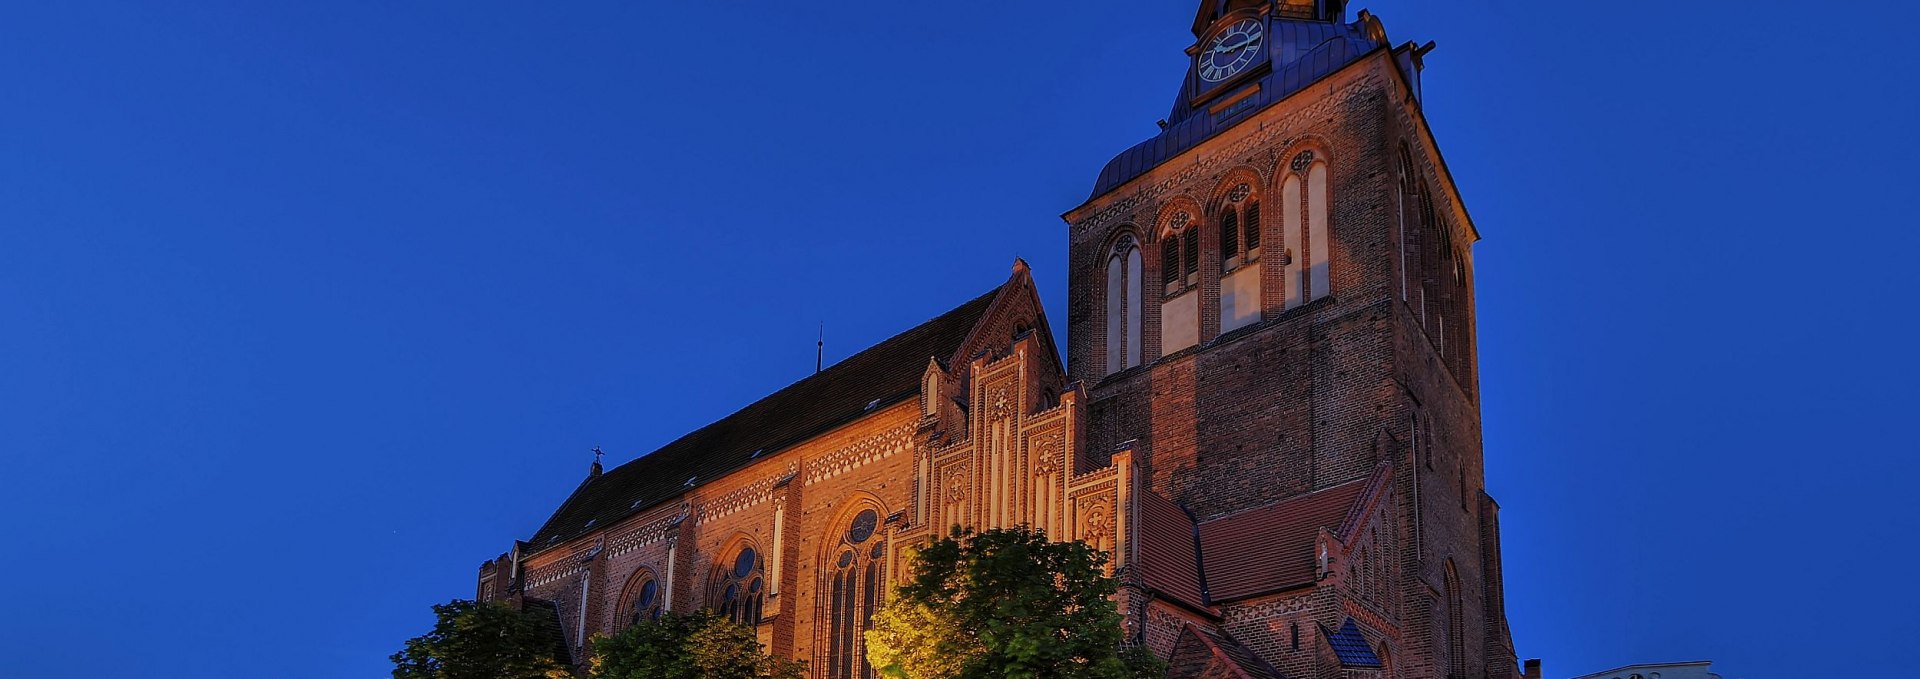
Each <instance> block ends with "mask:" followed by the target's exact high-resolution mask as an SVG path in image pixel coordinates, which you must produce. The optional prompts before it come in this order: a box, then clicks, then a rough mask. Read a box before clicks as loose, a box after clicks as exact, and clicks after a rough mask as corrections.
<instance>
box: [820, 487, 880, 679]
mask: <svg viewBox="0 0 1920 679" xmlns="http://www.w3.org/2000/svg"><path fill="white" fill-rule="evenodd" d="M879 529H880V512H879V510H878V509H876V508H873V507H866V508H863V509H861V510H860V511H859V512H857V513H855V514H854V515H853V517H852V518H851V519H849V520H848V521H847V524H846V529H845V530H843V531H841V533H840V537H839V539H838V540H836V541H835V542H834V544H833V546H832V547H831V549H830V550H829V551H828V552H827V555H826V563H825V564H824V565H825V568H824V569H822V570H823V577H824V578H825V579H826V581H827V586H826V587H825V588H823V589H824V592H825V597H824V598H823V601H824V604H823V606H824V607H825V608H826V611H825V613H826V622H827V625H826V628H827V638H826V643H825V644H824V647H825V648H824V650H823V655H824V656H825V657H824V660H825V662H824V663H823V665H824V667H825V668H826V675H825V676H826V678H827V679H873V677H874V676H875V674H874V671H873V667H872V666H871V665H869V664H868V663H867V658H866V643H865V640H864V636H865V634H866V630H867V629H868V627H869V626H870V625H871V623H872V621H873V613H874V610H875V609H877V608H879V605H880V598H881V596H882V595H884V594H885V591H884V585H883V580H882V578H883V577H884V575H885V573H883V570H884V568H883V565H884V563H885V561H886V559H885V557H886V551H887V540H886V537H885V536H883V535H881V534H880V532H879Z"/></svg>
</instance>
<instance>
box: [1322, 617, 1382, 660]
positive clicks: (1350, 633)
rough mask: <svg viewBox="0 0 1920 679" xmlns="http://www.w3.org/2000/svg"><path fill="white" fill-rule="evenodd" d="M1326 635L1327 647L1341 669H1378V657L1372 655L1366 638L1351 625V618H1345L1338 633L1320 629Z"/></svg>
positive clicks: (1370, 645)
mask: <svg viewBox="0 0 1920 679" xmlns="http://www.w3.org/2000/svg"><path fill="white" fill-rule="evenodd" d="M1320 633H1321V634H1325V635H1327V645H1328V646H1332V647H1333V655H1334V657H1336V658H1339V659H1340V666H1341V667H1349V668H1357V669H1365V668H1376V667H1380V666H1381V665H1380V656H1377V655H1374V653H1373V645H1372V644H1369V643H1367V637H1366V636H1364V635H1362V634H1360V627H1359V626H1358V625H1355V624H1353V618H1347V621H1346V622H1345V623H1342V624H1341V625H1340V629H1339V631H1334V630H1329V629H1327V628H1326V627H1321V628H1320Z"/></svg>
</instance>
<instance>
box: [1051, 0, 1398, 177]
mask: <svg viewBox="0 0 1920 679" xmlns="http://www.w3.org/2000/svg"><path fill="white" fill-rule="evenodd" d="M1367 23H1368V22H1366V21H1356V22H1353V23H1341V22H1338V21H1313V20H1296V19H1286V18H1281V17H1278V16H1272V17H1269V18H1268V28H1269V30H1268V31H1267V32H1268V33H1269V34H1270V35H1271V36H1272V37H1271V38H1270V39H1268V40H1267V43H1266V49H1267V59H1268V60H1269V61H1270V62H1271V64H1272V70H1270V71H1268V72H1267V73H1265V74H1264V75H1261V76H1259V77H1257V78H1254V79H1253V80H1250V81H1248V83H1247V84H1245V85H1241V86H1238V87H1235V88H1234V90H1241V89H1245V88H1247V87H1249V86H1251V85H1253V84H1256V83H1257V84H1258V85H1259V91H1257V92H1254V93H1253V94H1252V95H1251V96H1249V97H1248V98H1247V99H1246V103H1245V105H1234V106H1229V107H1227V108H1225V109H1222V110H1221V111H1219V112H1218V113H1215V112H1212V111H1210V110H1208V109H1207V108H1204V107H1200V106H1196V105H1195V104H1194V102H1193V101H1192V97H1193V94H1194V85H1193V83H1194V78H1195V76H1194V73H1193V68H1192V66H1191V65H1189V66H1188V68H1187V76H1186V78H1184V79H1182V80H1181V81H1180V91H1179V93H1178V94H1176V95H1175V96H1174V102H1173V111H1172V112H1171V113H1169V114H1168V116H1167V125H1166V126H1165V127H1164V128H1162V129H1161V131H1160V134H1159V135H1156V136H1155V137H1154V138H1152V139H1148V140H1146V141H1143V142H1140V143H1139V144H1136V145H1134V147H1133V148H1130V149H1127V150H1125V151H1122V152H1121V153H1120V155H1118V156H1115V157H1114V158H1113V160H1111V161H1108V162H1107V166H1106V167H1105V168H1103V169H1101V170H1100V177H1099V179H1097V180H1095V181H1094V185H1093V195H1091V196H1088V200H1092V199H1094V198H1099V197H1100V196H1102V195H1105V194H1106V193H1107V192H1108V191H1112V190H1114V189H1116V188H1119V187H1120V185H1121V184H1125V183H1127V182H1128V181H1131V180H1133V178H1134V177H1138V176H1140V175H1142V174H1145V173H1146V172H1147V170H1151V169H1153V168H1154V167H1156V166H1158V165H1160V164H1161V163H1164V162H1166V161H1167V160H1168V159H1171V158H1173V157H1174V156H1177V155H1180V154H1181V153H1185V152H1186V151H1187V149H1191V148H1193V147H1195V146H1199V145H1200V142H1203V141H1206V140H1208V139H1211V138H1213V136H1214V135H1216V134H1219V133H1221V132H1224V131H1226V130H1227V129H1229V128H1232V127H1233V126H1234V125H1237V124H1239V123H1240V121H1242V120H1245V119H1246V118H1247V117H1248V116H1250V115H1252V114H1253V112H1255V111H1258V110H1261V109H1264V108H1267V107H1268V106H1271V105H1273V104H1276V103H1279V102H1280V101H1281V100H1283V99H1286V98H1287V97H1290V96H1292V95H1293V94H1294V93H1295V92H1299V91H1301V90H1304V89H1306V88H1307V86H1308V85H1311V84H1313V83H1314V82H1315V81H1318V80H1320V79H1321V78H1325V77H1327V76H1328V75H1332V74H1333V73H1334V72H1335V71H1338V70H1340V69H1342V68H1345V67H1346V66H1347V64H1351V63H1354V62H1356V61H1359V60H1360V58H1361V57H1363V56H1366V55H1367V54H1369V53H1371V52H1373V51H1374V50H1376V49H1380V48H1383V47H1386V41H1385V40H1384V36H1374V35H1369V30H1368V26H1367ZM1376 37H1378V38H1380V39H1376ZM1230 98H1231V96H1230V95H1226V94H1222V95H1220V96H1218V97H1216V98H1215V99H1213V100H1212V101H1223V100H1226V99H1230ZM1202 103H1206V102H1202Z"/></svg>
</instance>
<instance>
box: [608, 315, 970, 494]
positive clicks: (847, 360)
mask: <svg viewBox="0 0 1920 679" xmlns="http://www.w3.org/2000/svg"><path fill="white" fill-rule="evenodd" d="M1004 287H1006V286H1005V284H1002V285H998V286H994V288H993V289H991V290H988V291H986V292H985V293H983V294H980V295H977V296H975V297H974V298H972V299H969V300H967V301H965V302H962V303H960V304H959V305H957V306H955V307H953V308H951V309H948V310H946V311H942V312H940V313H938V314H934V315H933V317H931V318H928V319H926V320H924V321H921V322H919V323H915V324H913V325H912V326H910V327H908V328H907V329H905V330H902V331H900V332H897V333H894V334H893V335H891V336H888V337H887V338H886V339H883V340H880V341H878V342H874V343H873V344H871V345H868V346H867V348H865V349H861V350H859V351H856V352H854V353H852V354H849V355H848V356H847V357H846V358H843V359H840V360H838V361H835V362H834V363H833V365H830V366H827V367H825V368H823V369H821V370H820V371H819V372H816V373H813V374H811V375H808V376H806V377H802V378H800V379H797V380H794V381H792V382H789V383H787V385H786V386H784V387H780V388H779V389H775V390H773V391H770V392H767V395H765V396H761V397H760V398H757V399H754V400H752V401H749V402H748V403H747V404H746V405H743V406H740V407H739V408H736V409H734V411H733V412H730V413H727V414H725V415H722V416H720V417H719V418H717V419H715V420H714V421H712V422H708V423H706V424H703V425H700V427H699V428H696V429H694V430H693V431H689V432H687V433H685V434H681V435H680V436H678V437H675V438H674V439H672V440H670V441H667V442H666V443H663V444H661V445H660V446H659V447H657V448H654V449H653V450H650V451H647V452H646V453H643V454H641V455H639V456H637V457H635V458H633V459H631V460H627V461H626V462H622V463H620V464H619V465H617V466H615V467H614V468H612V469H609V470H607V473H608V474H611V473H613V472H617V471H620V470H621V469H622V468H624V467H626V466H627V465H630V464H633V463H635V462H639V461H640V460H643V459H646V457H647V456H648V455H652V454H653V453H655V452H658V451H659V450H660V449H661V448H666V447H667V446H671V445H673V444H675V443H679V442H680V441H681V440H684V439H686V438H687V437H690V436H693V435H695V434H698V433H700V432H702V431H705V430H707V429H709V428H711V427H714V426H715V425H718V424H720V423H722V422H725V421H726V420H727V419H728V418H731V417H733V416H735V415H739V414H740V413H741V412H742V411H745V410H746V409H748V408H752V407H754V406H756V405H759V404H760V403H761V402H764V401H766V400H768V399H771V398H773V397H775V396H779V395H780V394H782V393H785V392H786V391H787V390H789V389H793V388H794V387H798V386H800V385H802V384H806V383H807V382H810V381H812V380H814V379H817V378H821V377H826V376H827V375H829V374H830V373H832V372H833V371H834V370H835V369H837V368H840V367H842V366H845V365H847V364H848V363H850V362H851V361H853V360H854V359H856V358H860V357H862V356H865V355H867V354H868V353H870V352H872V351H874V350H876V349H880V348H882V347H884V346H886V344H887V343H888V342H892V341H894V340H896V339H899V338H900V337H901V336H903V335H906V334H908V333H911V332H914V331H916V330H919V329H921V328H924V327H926V326H927V324H929V323H932V322H934V321H938V320H940V319H942V318H945V317H946V316H947V315H948V314H952V313H955V312H958V311H960V310H962V309H965V308H966V307H967V306H969V305H972V304H974V303H976V302H979V301H980V300H982V299H985V298H987V297H990V296H993V295H997V294H999V292H1000V289H1001V288H1004ZM981 316H982V318H984V317H985V316H986V314H985V313H982V314H981ZM974 326H975V328H977V327H978V326H979V322H978V321H976V322H975V324H974ZM967 332H968V334H969V335H971V334H972V332H973V328H969V329H968V331H967ZM882 398H884V397H882Z"/></svg>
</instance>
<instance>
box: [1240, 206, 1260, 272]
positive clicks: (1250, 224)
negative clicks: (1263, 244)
mask: <svg viewBox="0 0 1920 679" xmlns="http://www.w3.org/2000/svg"><path fill="white" fill-rule="evenodd" d="M1242 221H1244V222H1246V223H1245V224H1243V225H1242V228H1245V229H1246V234H1247V237H1246V239H1245V240H1244V241H1242V242H1244V243H1245V244H1246V246H1247V259H1253V257H1254V251H1255V250H1258V249H1260V202H1259V201H1254V202H1251V203H1247V215H1246V219H1244V220H1242Z"/></svg>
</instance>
